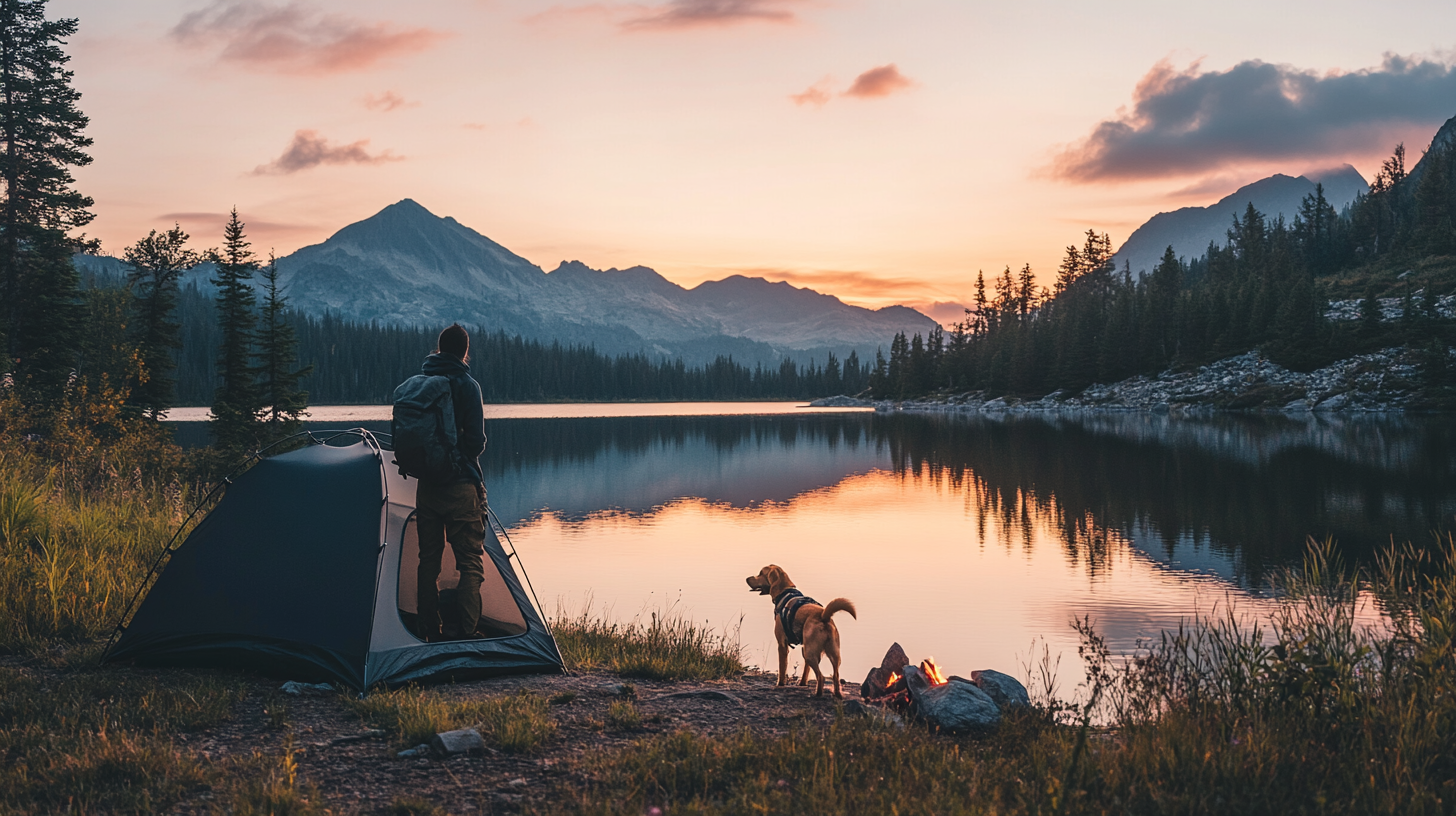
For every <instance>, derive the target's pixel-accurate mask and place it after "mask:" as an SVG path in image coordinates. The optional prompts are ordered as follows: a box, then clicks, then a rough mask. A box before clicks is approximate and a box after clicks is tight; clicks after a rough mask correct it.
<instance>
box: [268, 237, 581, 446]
mask: <svg viewBox="0 0 1456 816" xmlns="http://www.w3.org/2000/svg"><path fill="white" fill-rule="evenodd" d="M262 276H263V313H262V315H261V317H262V320H261V325H260V326H259V327H258V357H259V359H260V362H261V365H260V366H259V369H260V371H259V380H258V391H259V394H258V396H259V398H260V399H261V401H262V404H263V407H264V411H265V414H264V416H265V417H266V420H265V421H266V422H267V424H268V438H269V439H281V438H282V437H284V436H287V435H289V434H292V433H295V432H297V431H298V430H299V429H300V428H302V427H303V423H302V422H300V421H299V419H298V415H299V414H301V413H303V411H304V409H306V408H307V407H308V392H307V391H302V390H300V389H299V387H298V381H299V380H301V379H303V378H304V377H306V376H308V375H309V373H310V372H312V371H313V366H311V365H310V366H304V367H303V368H298V369H295V368H294V367H293V366H294V365H295V364H297V362H298V335H297V333H296V332H294V330H293V326H291V325H290V324H289V323H288V321H287V320H286V315H285V314H284V309H285V307H287V305H288V301H287V300H286V299H285V298H284V297H283V295H282V294H280V293H279V291H278V260H277V259H276V258H274V257H273V254H272V253H271V252H270V253H269V254H268V265H267V266H265V267H263V272H262ZM557 348H558V349H559V348H560V347H559V346H558V347H557Z"/></svg>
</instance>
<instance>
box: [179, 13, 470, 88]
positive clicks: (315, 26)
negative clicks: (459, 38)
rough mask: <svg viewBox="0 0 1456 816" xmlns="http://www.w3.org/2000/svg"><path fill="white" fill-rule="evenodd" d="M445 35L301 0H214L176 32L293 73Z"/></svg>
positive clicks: (399, 52)
mask: <svg viewBox="0 0 1456 816" xmlns="http://www.w3.org/2000/svg"><path fill="white" fill-rule="evenodd" d="M446 36H448V35H447V34H445V33H444V32H439V31H434V30H432V29H428V28H401V27H398V26H396V25H394V24H393V23H387V22H377V23H368V22H363V21H360V20H356V19H353V18H349V17H343V16H340V15H334V14H319V13H317V12H314V11H312V10H310V9H308V8H307V7H306V6H305V5H304V4H303V3H302V2H297V0H295V2H290V3H288V4H286V5H272V4H269V3H266V2H263V1H262V0H214V2H213V3H212V4H211V5H210V6H208V7H206V8H204V9H201V10H198V11H194V12H191V13H189V14H187V15H186V16H184V17H183V18H182V20H181V22H179V23H178V24H177V25H176V27H174V28H173V29H172V37H173V38H174V39H175V40H177V41H178V42H180V43H182V44H183V45H186V46H189V47H193V48H199V49H202V48H207V49H213V48H219V47H220V51H219V54H218V56H219V58H220V59H222V60H223V61H225V62H234V63H239V64H242V65H245V66H248V67H251V68H258V69H263V70H271V71H280V72H283V73H292V74H331V73H342V72H346V71H359V70H364V69H367V68H370V67H372V66H374V65H375V64H376V63H379V62H382V61H385V60H388V59H390V58H392V57H399V56H404V55H407V54H414V53H418V52H421V51H424V50H426V49H428V48H430V47H431V46H433V45H434V44H435V43H437V42H439V41H440V40H442V39H444V38H445V37H446Z"/></svg>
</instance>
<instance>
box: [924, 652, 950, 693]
mask: <svg viewBox="0 0 1456 816" xmlns="http://www.w3.org/2000/svg"><path fill="white" fill-rule="evenodd" d="M920 670H921V671H922V672H924V673H925V678H926V679H927V680H929V681H930V684H931V685H932V686H939V685H942V684H944V683H945V675H943V674H941V673H940V667H939V666H937V665H935V658H933V657H927V658H925V660H924V661H922V662H921V663H920Z"/></svg>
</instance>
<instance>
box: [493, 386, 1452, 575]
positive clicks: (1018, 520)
mask: <svg viewBox="0 0 1456 816" xmlns="http://www.w3.org/2000/svg"><path fill="white" fill-rule="evenodd" d="M488 430H489V434H490V445H489V447H488V448H487V453H486V460H485V464H486V470H487V480H488V484H489V486H490V495H491V505H492V507H494V508H495V509H496V511H497V512H498V513H500V515H501V516H502V518H503V520H505V521H506V523H507V524H515V523H518V522H521V521H523V520H527V519H531V518H534V517H536V516H538V515H540V514H541V513H543V512H549V513H551V514H553V515H555V516H557V517H558V518H560V519H562V520H564V521H566V522H576V521H583V520H585V519H587V518H589V517H591V516H593V515H597V514H601V513H620V514H628V515H639V516H646V515H650V514H652V513H654V512H656V511H657V510H659V509H660V508H662V507H664V506H666V505H668V504H670V503H672V502H674V501H677V500H680V499H684V498H698V499H702V500H704V501H705V502H707V503H709V504H720V505H727V506H731V507H738V508H748V507H754V506H756V505H761V504H765V503H780V504H784V503H790V502H793V501H794V500H795V499H796V498H798V497H800V496H804V495H806V494H809V493H813V492H815V491H821V490H824V489H826V488H832V487H834V486H835V485H838V484H839V483H841V482H843V481H844V480H846V479H848V478H850V477H854V476H859V475H862V474H867V473H871V472H875V471H880V472H884V473H887V474H893V476H894V477H895V478H899V479H901V480H904V481H906V482H908V483H912V484H916V485H922V486H924V487H926V488H935V489H949V490H951V491H954V492H961V493H966V494H968V498H969V499H973V500H968V501H967V503H966V506H967V509H968V512H970V513H971V514H972V516H973V517H974V518H975V519H976V521H977V522H978V526H979V528H980V532H981V533H982V539H981V540H983V541H984V534H985V530H986V528H987V524H986V521H987V518H988V517H989V516H993V515H994V516H995V517H996V518H997V520H998V522H999V523H998V524H996V525H994V527H995V528H996V529H997V530H998V531H1000V532H999V534H1000V535H1001V536H1002V537H1003V538H1004V539H1005V540H1003V541H1001V542H1000V544H1001V545H1002V546H1006V547H1013V546H1019V547H1030V546H1031V545H1032V541H1033V531H1034V530H1035V529H1037V528H1042V529H1049V530H1054V531H1055V537H1056V538H1057V539H1058V540H1059V541H1060V543H1061V545H1062V546H1063V547H1064V548H1065V550H1066V554H1067V557H1068V558H1069V559H1071V560H1073V561H1074V562H1077V563H1082V564H1084V565H1085V566H1086V568H1087V569H1088V570H1090V571H1092V572H1094V573H1095V572H1096V571H1098V570H1100V569H1104V568H1106V565H1107V564H1108V563H1109V556H1110V553H1111V552H1112V549H1113V548H1114V547H1115V546H1116V543H1117V542H1118V541H1119V540H1128V541H1131V542H1132V543H1133V544H1134V545H1136V546H1137V547H1138V548H1139V549H1141V550H1143V551H1145V552H1146V553H1147V554H1148V555H1150V556H1151V557H1153V558H1155V559H1158V560H1161V561H1166V562H1169V563H1176V564H1177V565H1179V566H1181V567H1184V568H1188V567H1192V568H1196V569H1206V570H1211V571H1213V572H1217V573H1220V574H1223V575H1224V577H1226V578H1229V579H1232V580H1235V581H1237V582H1239V583H1241V584H1244V585H1246V586H1248V585H1258V584H1261V583H1263V582H1264V580H1265V579H1266V577H1267V575H1268V573H1269V571H1270V570H1271V569H1272V568H1276V567H1279V566H1283V565H1288V564H1293V563H1297V562H1298V560H1299V558H1300V556H1301V554H1302V552H1303V547H1304V543H1303V542H1304V539H1305V537H1306V536H1307V535H1313V536H1316V537H1324V536H1334V537H1335V538H1336V539H1338V540H1339V541H1340V543H1341V544H1342V545H1343V548H1344V549H1345V551H1346V552H1347V553H1350V554H1352V556H1353V557H1356V558H1357V559H1358V558H1365V557H1368V556H1369V554H1370V553H1371V552H1372V551H1373V550H1374V549H1375V548H1376V547H1378V546H1379V545H1381V544H1383V543H1385V542H1387V541H1389V540H1390V538H1391V537H1392V536H1393V537H1394V538H1395V539H1396V540H1401V541H1403V540H1412V541H1416V542H1422V541H1426V540H1429V535H1430V533H1431V531H1432V530H1436V529H1446V528H1449V526H1450V522H1451V519H1452V515H1453V513H1456V481H1453V478H1452V476H1453V472H1456V444H1453V442H1456V440H1453V437H1452V430H1451V428H1450V427H1449V424H1447V423H1443V422H1440V421H1439V420H1428V419H1389V418H1381V419H1360V420H1357V419H1349V420H1344V419H1336V420H1332V419H1316V418H1310V419H1291V418H1286V417H1281V416H1269V417H1265V416H1219V417H1212V418H1203V419H1189V418H1168V417H1166V416H1156V415H1153V416H1150V415H1140V414H1125V415H1097V416H1090V417H1040V416H1024V415H1023V416H1009V417H987V416H971V417H956V416H938V415H908V414H892V415H883V414H875V415H866V414H849V415H845V414H838V415H818V416H816V415H803V416H778V417H753V416H726V417H681V418H630V419H592V420H584V419H575V420H498V421H494V422H492V423H491V425H490V428H489V429H488ZM987 543H991V542H987Z"/></svg>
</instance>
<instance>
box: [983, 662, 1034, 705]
mask: <svg viewBox="0 0 1456 816" xmlns="http://www.w3.org/2000/svg"><path fill="white" fill-rule="evenodd" d="M971 682H972V683H975V684H976V687H977V688H979V689H980V690H981V691H984V692H986V696H987V697H990V698H991V701H992V702H994V703H995V704H996V707H997V708H999V709H1001V710H1002V711H1007V710H1009V709H1012V708H1022V707H1026V706H1029V705H1031V696H1030V695H1028V694H1027V693H1026V686H1023V685H1021V681H1020V680H1017V679H1016V678H1015V677H1012V676H1011V675H1009V674H1002V673H1001V672H998V671H996V670H995V669H982V670H981V671H973V672H971Z"/></svg>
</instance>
